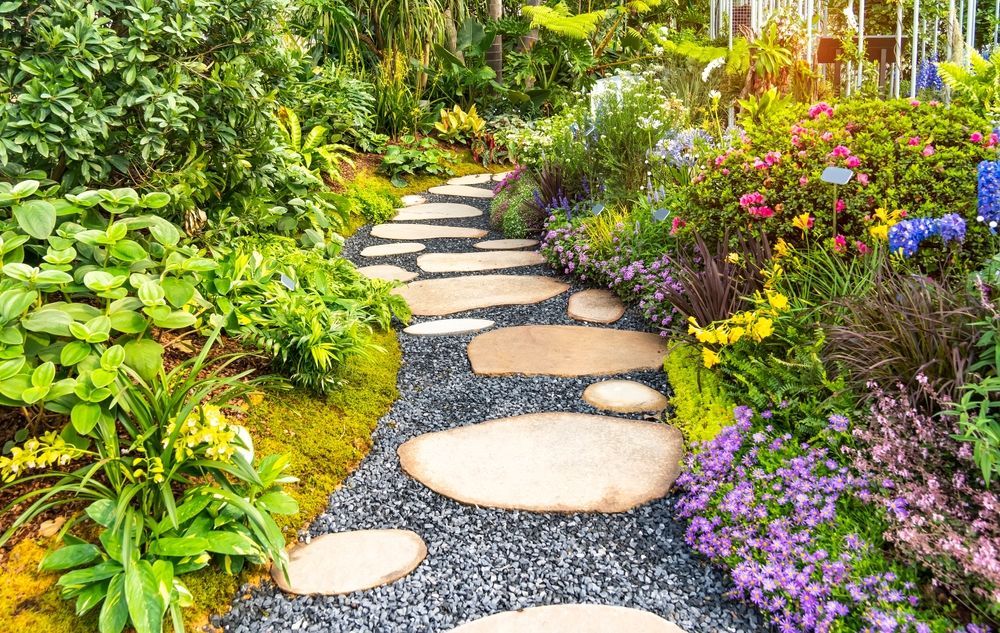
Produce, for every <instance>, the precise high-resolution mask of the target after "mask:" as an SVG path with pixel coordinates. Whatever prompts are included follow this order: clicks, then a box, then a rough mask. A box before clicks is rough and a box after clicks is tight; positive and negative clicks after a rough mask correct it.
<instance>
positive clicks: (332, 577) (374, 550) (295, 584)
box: [271, 530, 427, 596]
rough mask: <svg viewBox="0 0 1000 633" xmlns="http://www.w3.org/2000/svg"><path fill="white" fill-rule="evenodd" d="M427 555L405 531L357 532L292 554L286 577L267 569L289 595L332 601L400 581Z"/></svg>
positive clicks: (328, 538)
mask: <svg viewBox="0 0 1000 633" xmlns="http://www.w3.org/2000/svg"><path fill="white" fill-rule="evenodd" d="M426 556H427V546H426V545H425V544H424V541H423V539H421V538H420V536H419V535H417V534H415V533H414V532H411V531H409V530H359V531H354V532H338V533H335V534H324V535H322V536H318V537H316V538H314V539H313V540H312V542H310V543H309V544H307V545H301V546H298V547H296V548H294V549H293V550H292V551H291V552H290V556H289V557H290V559H291V561H290V562H289V564H288V577H289V578H290V579H291V583H289V582H288V581H286V580H285V576H284V575H283V574H282V573H281V572H280V571H279V570H278V568H277V567H272V568H271V577H272V578H273V579H274V582H275V583H276V584H277V585H278V587H280V588H281V590H282V591H285V592H287V593H294V594H299V595H311V594H321V595H325V596H336V595H342V594H346V593H351V592H354V591H361V590H363V589H372V588H374V587H380V586H382V585H387V584H389V583H391V582H394V581H396V580H399V579H400V578H402V577H403V576H405V575H407V574H409V573H410V572H411V571H413V570H414V569H416V567H417V565H419V564H420V563H421V561H423V560H424V558H425V557H426Z"/></svg>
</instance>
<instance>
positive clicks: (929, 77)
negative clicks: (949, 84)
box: [917, 57, 944, 92]
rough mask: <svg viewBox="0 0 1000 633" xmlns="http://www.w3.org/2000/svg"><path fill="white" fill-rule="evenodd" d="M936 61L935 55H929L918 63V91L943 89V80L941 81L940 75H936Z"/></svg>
mask: <svg viewBox="0 0 1000 633" xmlns="http://www.w3.org/2000/svg"><path fill="white" fill-rule="evenodd" d="M937 62H938V60H937V57H931V58H929V59H925V60H924V61H922V62H921V63H920V68H919V69H918V70H917V91H918V92H922V91H924V90H934V91H941V90H944V82H942V81H941V76H940V75H938V70H937Z"/></svg>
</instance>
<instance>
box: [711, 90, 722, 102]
mask: <svg viewBox="0 0 1000 633" xmlns="http://www.w3.org/2000/svg"><path fill="white" fill-rule="evenodd" d="M708 98H709V99H711V100H712V101H718V100H719V99H721V98H722V93H721V92H719V91H718V90H710V91H709V92H708Z"/></svg>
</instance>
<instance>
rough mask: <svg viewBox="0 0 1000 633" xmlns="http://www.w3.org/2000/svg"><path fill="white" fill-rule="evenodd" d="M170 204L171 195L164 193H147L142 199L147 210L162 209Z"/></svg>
mask: <svg viewBox="0 0 1000 633" xmlns="http://www.w3.org/2000/svg"><path fill="white" fill-rule="evenodd" d="M168 204H170V194H169V193H164V192H162V191H154V192H153V193H147V194H146V195H144V196H143V197H142V206H144V207H146V208H147V209H162V208H163V207H165V206H167V205H168Z"/></svg>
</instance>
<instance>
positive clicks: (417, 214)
mask: <svg viewBox="0 0 1000 633" xmlns="http://www.w3.org/2000/svg"><path fill="white" fill-rule="evenodd" d="M482 214H483V212H482V210H480V209H477V208H476V207H471V206H469V205H467V204H458V203H455V202H428V203H427V204H418V205H415V206H412V207H405V208H403V209H400V210H399V213H397V214H396V217H394V218H393V221H394V222H401V221H407V220H411V221H412V220H417V221H419V220H447V219H450V218H474V217H477V216H480V215H482Z"/></svg>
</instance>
